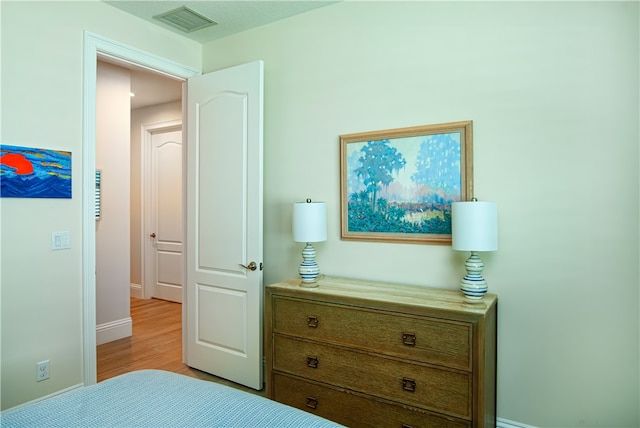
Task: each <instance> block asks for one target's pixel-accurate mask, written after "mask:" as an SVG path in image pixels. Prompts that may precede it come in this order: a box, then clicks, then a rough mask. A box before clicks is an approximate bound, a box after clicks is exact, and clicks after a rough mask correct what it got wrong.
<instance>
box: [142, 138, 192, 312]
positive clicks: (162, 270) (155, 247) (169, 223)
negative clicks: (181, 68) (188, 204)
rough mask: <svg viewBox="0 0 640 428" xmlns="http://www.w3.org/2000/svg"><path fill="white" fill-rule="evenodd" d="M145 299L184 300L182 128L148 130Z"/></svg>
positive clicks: (146, 139)
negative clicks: (147, 219)
mask: <svg viewBox="0 0 640 428" xmlns="http://www.w3.org/2000/svg"><path fill="white" fill-rule="evenodd" d="M147 133H148V134H147V138H145V143H147V144H148V146H147V157H148V165H149V168H148V174H147V177H148V183H149V184H148V189H149V195H148V198H146V200H147V206H146V207H145V212H146V213H148V215H149V221H148V222H145V223H146V225H147V227H146V229H147V233H146V235H147V236H146V239H147V240H148V242H147V248H148V249H149V251H145V255H146V257H145V290H144V291H145V293H144V297H145V298H151V297H155V298H158V299H164V300H170V301H172V302H182V278H183V276H182V266H183V260H182V254H183V252H182V245H183V243H182V233H183V227H182V127H181V126H179V125H178V126H171V127H168V128H166V127H159V128H157V129H155V130H149V129H148V130H147Z"/></svg>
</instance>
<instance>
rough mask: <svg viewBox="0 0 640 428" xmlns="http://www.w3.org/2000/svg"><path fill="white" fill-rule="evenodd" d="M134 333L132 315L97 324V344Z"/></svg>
mask: <svg viewBox="0 0 640 428" xmlns="http://www.w3.org/2000/svg"><path fill="white" fill-rule="evenodd" d="M132 334H133V321H132V320H131V317H128V318H123V319H121V320H115V321H111V322H107V323H104V324H100V325H98V326H96V345H102V344H103V343H108V342H113V341H114V340H118V339H122V338H125V337H129V336H131V335H132Z"/></svg>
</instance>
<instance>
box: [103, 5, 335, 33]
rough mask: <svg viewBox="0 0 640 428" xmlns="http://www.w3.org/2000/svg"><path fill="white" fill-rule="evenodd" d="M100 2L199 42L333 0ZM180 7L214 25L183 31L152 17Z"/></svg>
mask: <svg viewBox="0 0 640 428" xmlns="http://www.w3.org/2000/svg"><path fill="white" fill-rule="evenodd" d="M103 1H104V2H105V3H107V4H109V5H111V6H113V7H115V8H118V9H120V10H123V11H125V12H127V13H129V14H131V15H134V16H137V17H138V18H142V19H144V20H145V21H149V22H152V23H154V24H156V25H158V26H160V27H163V28H166V29H167V30H169V31H173V32H175V33H177V34H180V35H182V36H184V37H187V38H189V39H191V40H195V41H196V42H199V43H206V42H210V41H212V40H216V39H219V38H221V37H226V36H229V35H232V34H236V33H239V32H241V31H246V30H250V29H252V28H256V27H260V26H262V25H265V24H269V23H271V22H274V21H278V20H281V19H284V18H288V17H290V16H294V15H298V14H300V13H304V12H308V11H310V10H313V9H317V8H319V7H323V6H327V5H329V4H332V3H337V1H315V0H279V1H273V0H257V1H251V0H234V1H218V0H214V1H205V0H199V1H165V0H145V1H122V0H119V1H109V0H103ZM182 6H186V7H187V8H189V9H191V10H193V11H194V12H196V13H198V14H200V15H203V16H205V17H207V18H209V19H211V20H212V21H215V22H216V23H217V24H216V25H213V26H210V27H207V28H203V29H200V30H195V31H192V32H189V33H187V32H184V31H182V30H179V29H177V28H175V27H173V26H172V25H169V24H166V23H164V22H162V21H159V20H157V19H154V18H153V17H154V16H158V15H161V14H164V13H166V12H169V11H172V10H175V9H178V8H180V7H182Z"/></svg>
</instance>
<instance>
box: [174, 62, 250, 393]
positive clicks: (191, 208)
mask: <svg viewBox="0 0 640 428" xmlns="http://www.w3.org/2000/svg"><path fill="white" fill-rule="evenodd" d="M262 95H263V63H262V61H257V62H253V63H249V64H245V65H240V66H237V67H232V68H228V69H225V70H221V71H217V72H213V73H209V74H206V75H203V76H198V77H194V78H191V79H189V82H188V95H187V112H188V115H187V118H188V119H187V127H188V131H187V135H188V144H187V174H186V177H187V183H186V189H187V190H186V192H187V204H186V206H187V214H186V215H187V219H186V224H187V239H186V242H187V247H186V283H185V284H186V285H185V287H186V290H185V291H186V296H187V305H186V307H187V309H186V318H187V322H186V330H187V331H186V334H184V332H183V334H184V335H185V336H186V342H187V343H186V355H185V359H186V364H187V365H189V366H191V367H194V368H196V369H199V370H203V371H205V372H208V373H212V374H215V375H217V376H220V377H223V378H226V379H229V380H231V381H234V382H237V383H240V384H243V385H246V386H249V387H251V388H254V389H262V387H263V373H262V355H263V350H262V348H263V347H262V316H263V314H262V302H263V290H262V117H263V107H262V105H263V102H262ZM243 265H244V266H246V267H247V268H245V267H243Z"/></svg>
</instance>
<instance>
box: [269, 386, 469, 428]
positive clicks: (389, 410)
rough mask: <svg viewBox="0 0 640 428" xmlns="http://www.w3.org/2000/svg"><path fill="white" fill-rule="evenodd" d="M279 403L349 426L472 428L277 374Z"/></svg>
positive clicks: (439, 417) (276, 391) (275, 388)
mask: <svg viewBox="0 0 640 428" xmlns="http://www.w3.org/2000/svg"><path fill="white" fill-rule="evenodd" d="M274 390H275V397H274V398H275V400H277V401H279V402H281V403H285V404H287V405H289V406H292V407H297V408H299V409H302V410H306V411H308V412H310V413H314V414H316V415H318V416H322V417H324V418H326V419H330V420H334V421H339V422H340V423H341V424H344V425H346V426H349V427H353V428H358V427H395V428H403V427H405V428H469V427H470V426H471V424H470V423H469V422H467V421H463V420H458V419H455V418H451V417H447V416H443V415H437V414H434V413H431V412H427V411H420V410H417V409H415V410H411V409H408V408H406V407H402V406H399V405H394V404H390V403H387V402H383V401H379V400H374V399H372V398H369V397H366V396H361V395H356V394H352V393H348V392H346V391H343V390H340V389H336V388H331V387H327V386H321V385H318V384H316V383H313V382H307V381H304V380H301V379H298V378H294V377H291V376H286V375H281V374H274Z"/></svg>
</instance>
